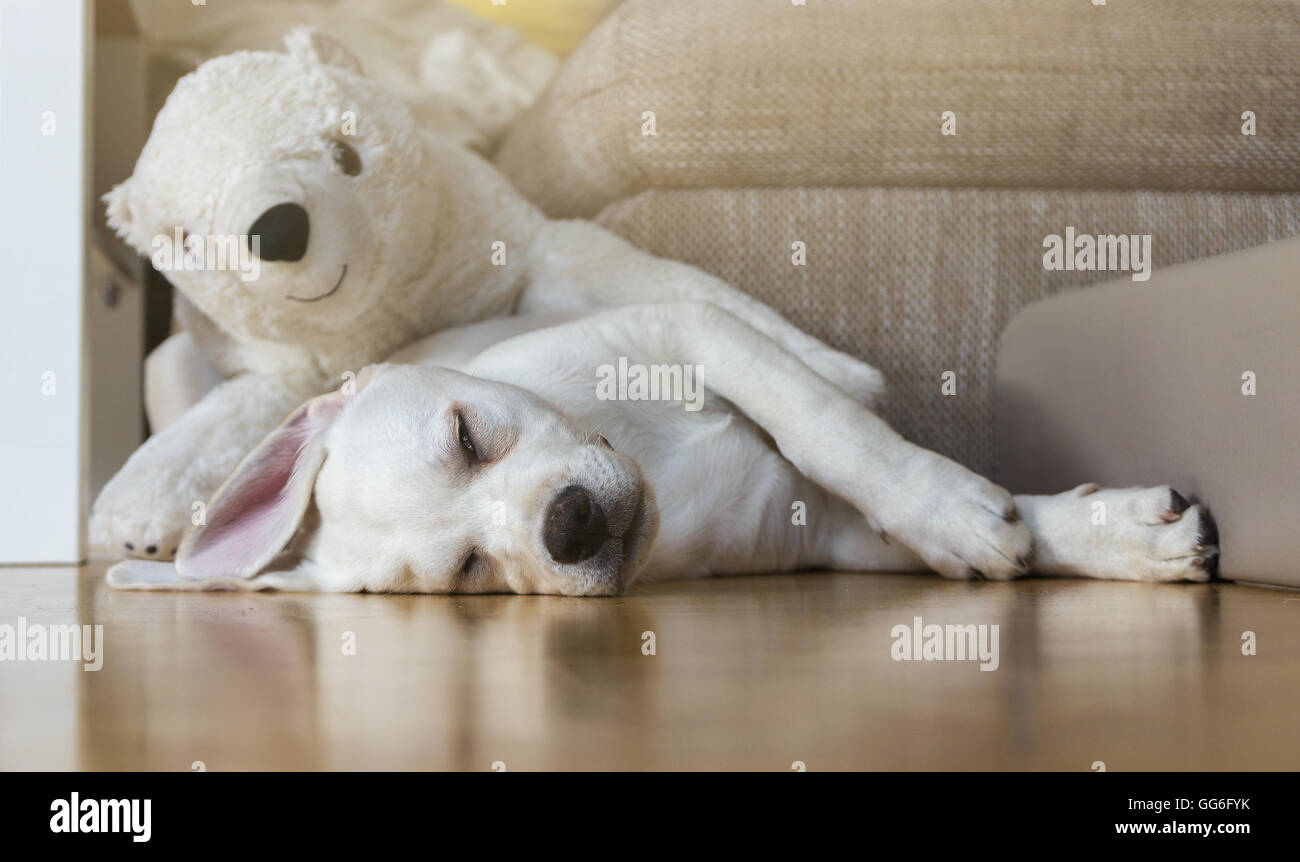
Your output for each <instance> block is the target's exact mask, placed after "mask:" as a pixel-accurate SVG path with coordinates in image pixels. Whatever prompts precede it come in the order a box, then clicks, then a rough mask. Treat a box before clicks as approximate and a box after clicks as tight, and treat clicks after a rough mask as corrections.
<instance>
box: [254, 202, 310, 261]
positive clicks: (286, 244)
mask: <svg viewBox="0 0 1300 862" xmlns="http://www.w3.org/2000/svg"><path fill="white" fill-rule="evenodd" d="M309 231H310V222H309V220H308V218H307V211H306V210H305V209H303V208H302V207H300V206H298V205H297V204H276V205H275V206H273V207H271V208H270V209H269V210H267V211H266V212H264V213H262V214H261V215H260V216H258V217H257V221H255V222H253V226H252V227H250V228H249V229H248V250H249V251H254V250H256V253H257V256H258V257H260V258H261V259H262V260H288V261H294V260H302V256H303V255H304V254H306V253H307V236H308V233H309ZM255 236H256V237H260V239H259V240H258V243H259V245H258V246H257V247H256V249H255V247H254V246H253V237H255Z"/></svg>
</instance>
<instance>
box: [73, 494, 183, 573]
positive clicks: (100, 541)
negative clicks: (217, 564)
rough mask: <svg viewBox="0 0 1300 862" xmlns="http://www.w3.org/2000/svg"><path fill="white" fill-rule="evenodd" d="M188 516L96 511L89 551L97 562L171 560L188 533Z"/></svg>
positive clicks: (99, 508) (93, 514)
mask: <svg viewBox="0 0 1300 862" xmlns="http://www.w3.org/2000/svg"><path fill="white" fill-rule="evenodd" d="M187 515H188V513H187V512H182V513H180V514H179V517H166V516H162V515H160V514H159V513H147V512H146V513H134V512H128V511H115V510H112V509H102V508H101V507H99V506H96V507H95V510H94V512H92V513H91V516H90V530H89V533H90V535H89V539H90V548H91V552H92V555H93V556H94V557H96V558H105V559H121V558H123V557H133V558H136V559H140V560H172V559H175V558H176V549H177V548H178V547H179V546H180V543H181V537H182V536H183V535H185V531H186V530H187V529H189V526H190V521H189V518H188V517H187Z"/></svg>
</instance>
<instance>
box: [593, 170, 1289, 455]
mask: <svg viewBox="0 0 1300 862" xmlns="http://www.w3.org/2000/svg"><path fill="white" fill-rule="evenodd" d="M598 221H599V222H600V223H601V224H602V225H603V226H605V227H608V228H610V229H612V230H613V231H614V232H615V233H618V234H620V235H622V236H624V237H625V238H627V239H629V240H631V241H632V242H633V243H635V244H637V245H639V246H641V247H643V248H646V249H648V250H650V251H652V252H653V253H655V254H658V255H662V256H664V257H670V258H674V259H676V260H681V261H685V262H687V263H691V264H694V265H696V266H699V267H700V268H702V269H705V270H707V271H709V272H711V273H713V274H714V275H717V276H719V277H721V278H723V279H724V280H726V281H728V282H730V283H732V284H734V285H736V286H737V287H739V288H741V289H742V290H745V291H747V292H749V293H751V294H752V295H754V296H755V297H757V298H758V299H761V300H763V301H764V302H766V303H768V304H769V305H772V306H773V307H774V308H776V309H777V310H778V311H780V312H782V313H783V314H785V315H786V317H787V318H788V319H789V320H790V321H791V322H793V323H795V324H796V325H798V326H799V327H801V328H802V329H804V330H806V331H807V332H809V333H811V334H812V335H815V336H817V337H818V338H821V339H822V340H824V341H826V342H827V343H829V344H830V345H831V346H833V347H837V348H840V349H842V350H845V351H847V352H849V353H851V354H853V355H855V356H858V357H860V358H862V359H865V360H866V361H868V362H869V363H871V364H872V365H875V366H876V367H878V368H880V369H881V370H882V371H884V372H885V380H886V383H887V385H888V390H887V392H886V397H885V408H884V414H885V415H886V417H887V418H888V419H889V420H890V422H891V423H893V424H894V426H895V427H897V428H898V429H899V430H900V431H901V432H902V433H903V434H905V435H906V436H908V437H910V438H911V439H913V440H916V441H917V442H919V443H922V444H924V445H926V446H929V447H932V448H934V449H937V450H939V451H940V452H943V453H944V454H946V455H948V456H950V457H952V458H955V459H956V460H958V461H960V462H962V463H964V464H966V465H967V466H969V467H971V468H972V469H975V470H977V471H980V472H984V473H991V472H992V471H993V470H994V469H995V467H996V460H995V450H994V442H995V441H994V422H993V411H994V400H993V368H994V362H995V354H996V350H997V343H998V336H999V334H1000V333H1001V331H1002V328H1003V327H1004V326H1005V325H1006V323H1007V321H1008V320H1009V319H1010V318H1011V317H1012V315H1014V314H1015V313H1016V312H1017V311H1018V310H1020V309H1021V308H1022V307H1024V306H1025V305H1027V304H1028V303H1030V302H1033V301H1034V300H1036V299H1039V298H1042V297H1045V296H1049V295H1051V294H1054V293H1056V292H1057V291H1060V290H1064V289H1067V288H1071V287H1079V286H1082V285H1086V284H1089V283H1095V282H1097V281H1106V280H1109V279H1110V278H1112V276H1111V275H1110V274H1108V273H1095V272H1046V271H1044V269H1043V246H1042V240H1043V237H1045V236H1047V235H1048V234H1052V233H1058V234H1059V233H1061V232H1062V231H1063V230H1064V229H1065V227H1066V226H1067V225H1073V226H1075V227H1076V228H1077V229H1078V230H1079V232H1081V233H1083V232H1092V233H1149V234H1152V236H1153V239H1152V254H1153V257H1154V260H1155V266H1156V268H1157V272H1158V271H1159V268H1161V267H1164V266H1169V265H1172V264H1175V263H1179V262H1182V261H1187V260H1193V259H1195V258H1199V257H1205V256H1208V255H1214V254H1220V253H1223V252H1227V251H1232V250H1234V249H1240V248H1246V247H1248V246H1252V245H1258V244H1260V243H1265V242H1270V241H1272V240H1276V239H1280V238H1283V237H1288V236H1293V235H1297V234H1300V194H1250V193H1225V192H1131V191H1112V192H1079V191H1061V190H1002V191H991V190H990V191H981V190H976V189H960V190H952V191H948V190H943V189H748V190H706V191H651V192H645V193H643V194H640V195H637V196H635V197H632V198H629V199H627V200H623V201H620V202H618V203H615V204H612V205H611V206H609V207H607V208H606V209H605V211H604V212H602V213H601V214H600V217H599V219H598ZM795 241H802V242H804V243H806V246H807V264H806V265H805V266H794V265H792V263H791V255H792V251H791V243H793V242H795ZM1130 284H1131V289H1132V290H1133V291H1134V292H1140V291H1141V290H1143V285H1142V284H1139V283H1133V282H1130ZM948 370H951V371H954V372H955V373H956V383H957V392H956V394H955V395H952V396H945V395H943V394H941V391H940V384H941V382H942V381H941V375H942V374H943V372H944V371H948Z"/></svg>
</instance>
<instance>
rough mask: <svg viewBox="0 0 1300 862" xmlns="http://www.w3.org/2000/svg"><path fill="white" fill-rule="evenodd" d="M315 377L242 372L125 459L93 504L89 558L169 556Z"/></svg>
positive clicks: (310, 389) (313, 390)
mask: <svg viewBox="0 0 1300 862" xmlns="http://www.w3.org/2000/svg"><path fill="white" fill-rule="evenodd" d="M324 385H325V384H324V382H323V381H322V380H321V379H320V378H319V377H318V376H316V375H314V374H306V373H303V374H276V375H257V374H248V375H243V376H240V377H235V378H232V379H231V380H227V381H225V382H224V383H221V384H220V385H218V386H216V387H215V388H214V389H212V390H211V391H210V392H208V394H207V395H205V396H204V397H203V399H202V400H201V401H200V402H199V403H198V404H196V405H195V406H194V407H192V408H191V409H190V410H188V411H186V412H185V413H184V415H182V416H181V417H180V418H179V419H177V420H176V421H174V422H172V423H171V424H170V425H168V426H167V427H166V428H164V429H162V430H161V431H159V432H158V433H157V434H154V435H153V436H152V437H150V438H149V439H148V440H146V441H145V443H144V445H142V446H141V447H140V448H139V449H137V450H136V451H135V452H134V454H132V455H131V457H130V458H129V459H127V462H126V464H124V465H123V466H122V469H120V470H118V472H117V474H116V475H115V476H114V477H113V478H112V479H110V480H109V482H108V484H107V485H105V486H104V490H103V491H102V492H101V493H100V495H99V499H97V500H96V501H95V506H94V509H93V510H92V512H91V517H90V531H89V532H90V544H91V549H92V551H93V552H94V553H95V555H96V556H106V557H123V556H133V557H140V558H143V559H150V560H170V559H171V558H172V556H173V555H174V553H175V549H176V547H177V546H178V545H179V544H180V539H181V536H182V535H183V534H184V533H185V531H186V530H187V529H189V527H190V526H191V524H194V523H198V521H197V520H195V519H200V518H202V517H203V516H204V505H205V503H204V501H206V500H207V499H208V498H209V497H210V496H211V494H212V492H213V491H215V490H216V489H217V487H218V486H219V485H220V484H221V482H222V480H224V479H225V478H226V476H227V475H229V473H230V472H231V471H232V470H233V469H234V468H235V466H236V465H237V464H238V463H239V461H240V459H241V458H243V457H244V456H245V455H247V454H248V453H249V452H250V451H251V450H252V449H253V447H254V446H256V445H257V443H258V442H259V441H261V439H262V438H263V437H265V436H266V435H267V434H268V433H270V431H271V430H273V429H274V428H275V426H276V425H277V424H278V423H279V422H280V420H281V419H283V418H284V417H285V415H286V414H288V413H289V411H291V410H292V409H293V408H294V407H296V406H298V405H299V404H300V403H302V402H303V401H305V400H307V399H308V398H310V397H312V396H313V395H317V394H319V393H320V390H321V389H322V388H323V387H324Z"/></svg>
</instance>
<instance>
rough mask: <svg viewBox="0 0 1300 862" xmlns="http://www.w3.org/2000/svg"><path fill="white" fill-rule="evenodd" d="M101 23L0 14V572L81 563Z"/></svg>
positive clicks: (68, 11)
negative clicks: (93, 124) (93, 83)
mask: <svg viewBox="0 0 1300 862" xmlns="http://www.w3.org/2000/svg"><path fill="white" fill-rule="evenodd" d="M92 15H93V12H92V9H91V3H90V2H89V0H3V2H0V260H2V261H4V270H3V275H0V303H2V305H0V308H3V313H2V314H0V562H10V563H13V562H41V563H55V562H64V563H66V562H75V561H78V560H80V559H81V558H82V556H83V550H84V541H83V532H84V524H85V514H84V513H85V510H86V506H87V500H86V497H87V490H86V477H87V456H86V453H87V447H86V443H85V441H86V434H85V433H84V427H85V421H86V404H87V397H86V391H85V386H84V380H85V365H84V357H85V351H84V350H83V344H84V327H83V319H84V297H85V295H86V293H85V283H86V266H87V264H86V235H87V226H88V224H89V218H90V210H89V205H90V201H89V194H88V188H89V178H88V165H89V161H88V158H87V154H88V151H89V147H88V132H89V128H90V124H89V122H88V112H89V103H88V98H87V95H88V85H89V81H88V71H89V69H90V68H91V60H92V55H91V51H92V50H93V41H92V38H91V33H92V32H93V30H92ZM51 123H52V124H53V125H51ZM50 132H52V134H51V133H50Z"/></svg>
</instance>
